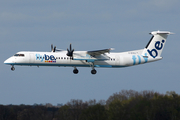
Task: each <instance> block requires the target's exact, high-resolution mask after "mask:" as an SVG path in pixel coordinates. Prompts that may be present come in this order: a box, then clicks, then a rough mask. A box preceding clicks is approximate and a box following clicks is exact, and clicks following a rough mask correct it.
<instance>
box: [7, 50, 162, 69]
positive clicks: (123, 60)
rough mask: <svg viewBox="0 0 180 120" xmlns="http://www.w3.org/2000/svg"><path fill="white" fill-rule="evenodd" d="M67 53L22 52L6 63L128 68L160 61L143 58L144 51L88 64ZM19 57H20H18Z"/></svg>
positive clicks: (110, 56)
mask: <svg viewBox="0 0 180 120" xmlns="http://www.w3.org/2000/svg"><path fill="white" fill-rule="evenodd" d="M66 53H67V52H66V51H61V52H27V51H24V52H23V51H22V52H18V53H16V55H15V56H12V57H10V58H9V59H7V60H6V61H5V62H4V63H5V64H9V65H13V66H14V65H25V66H59V67H60V66H64V67H66V66H72V67H91V66H92V64H94V67H127V66H132V65H138V64H143V63H147V62H152V61H155V60H159V59H161V57H160V58H157V59H153V58H151V57H150V58H148V57H146V56H142V55H141V53H142V50H136V51H129V52H122V53H105V54H104V55H105V56H106V58H108V59H105V60H102V61H99V60H98V61H96V60H95V61H94V62H88V61H87V60H75V59H70V57H68V56H67V55H66ZM75 53H86V51H76V52H75ZM17 55H19V56H17ZM90 59H91V58H90Z"/></svg>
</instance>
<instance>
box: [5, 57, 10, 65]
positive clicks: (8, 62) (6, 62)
mask: <svg viewBox="0 0 180 120" xmlns="http://www.w3.org/2000/svg"><path fill="white" fill-rule="evenodd" d="M4 64H7V65H9V64H12V60H11V58H8V59H7V60H5V61H4Z"/></svg>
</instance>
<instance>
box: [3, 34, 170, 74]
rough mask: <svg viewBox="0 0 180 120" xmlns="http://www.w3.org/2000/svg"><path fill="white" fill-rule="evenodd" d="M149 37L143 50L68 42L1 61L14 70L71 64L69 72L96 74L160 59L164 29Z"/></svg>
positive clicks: (22, 52)
mask: <svg viewBox="0 0 180 120" xmlns="http://www.w3.org/2000/svg"><path fill="white" fill-rule="evenodd" d="M150 34H152V38H151V39H150V41H149V42H148V44H147V45H146V47H145V48H144V49H140V50H133V51H127V52H117V53H113V52H111V53H110V51H111V50H112V48H110V49H102V50H94V51H74V49H72V47H71V44H70V46H69V49H67V51H66V50H60V49H56V46H55V47H53V45H51V52H29V51H21V52H18V53H16V54H15V55H14V56H12V57H10V58H8V59H7V60H5V61H4V63H5V64H7V65H11V66H12V67H11V70H12V71H14V70H15V68H14V66H15V65H20V66H38V67H39V66H59V67H60V66H64V67H66V66H70V67H74V70H73V73H74V74H77V73H78V69H77V67H91V68H92V70H91V73H92V74H96V72H97V71H96V70H95V68H98V67H104V68H121V67H128V66H134V65H139V64H144V63H149V62H153V61H157V60H161V59H162V57H161V53H162V51H163V48H164V45H165V43H166V39H167V36H168V35H169V34H172V33H171V32H168V31H153V32H151V33H150Z"/></svg>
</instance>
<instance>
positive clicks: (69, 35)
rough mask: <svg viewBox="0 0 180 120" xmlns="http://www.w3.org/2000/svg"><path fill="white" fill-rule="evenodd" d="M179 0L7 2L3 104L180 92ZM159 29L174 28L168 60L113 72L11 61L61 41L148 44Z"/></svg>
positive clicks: (125, 46)
mask: <svg viewBox="0 0 180 120" xmlns="http://www.w3.org/2000/svg"><path fill="white" fill-rule="evenodd" d="M179 4H180V1H179V0H163V1H162V0H146V1H144V0H136V1H130V0H121V1H119V0H113V1H109V0H99V1H97V0H71V1H70V0H59V1H57V0H38V1H37V0H26V1H24V0H16V1H14V0H8V1H4V0H0V51H1V59H0V96H1V99H0V104H34V103H37V104H40V103H51V104H53V105H56V104H57V103H63V104H65V103H66V102H68V101H70V100H71V99H82V100H84V101H86V100H90V99H96V100H101V99H103V100H107V99H108V97H109V96H110V95H112V94H113V93H115V92H119V91H121V90H123V89H125V90H129V89H132V90H136V91H142V90H154V91H157V92H160V93H166V91H175V92H177V93H178V94H180V88H179V85H180V80H179V78H180V74H179V71H180V65H179V62H178V61H179V59H180V56H179V51H180V48H179V44H180V40H179V38H180V34H179V31H180V8H179ZM154 30H167V31H171V32H174V33H176V34H174V35H170V36H168V39H167V43H166V45H165V48H164V50H163V53H162V56H163V59H162V60H160V61H157V62H153V63H148V64H144V65H138V66H134V67H127V68H119V69H114V68H113V69H106V68H97V74H96V75H91V73H90V71H91V68H78V69H79V74H78V75H74V74H73V73H72V71H73V68H72V67H60V68H59V67H39V68H38V67H29V66H15V68H16V70H15V71H14V72H12V71H11V70H10V66H7V65H5V64H4V63H3V62H4V60H6V59H7V58H8V57H10V56H12V55H14V54H15V53H16V52H18V51H50V45H51V44H54V45H56V46H57V47H58V48H59V49H67V47H68V46H69V44H70V43H72V46H73V48H74V49H75V50H97V49H104V48H115V50H114V51H113V52H119V51H122V52H123V51H128V50H136V49H142V48H144V47H145V46H146V44H147V43H148V41H149V39H150V38H151V36H150V35H149V34H148V33H149V32H151V31H154Z"/></svg>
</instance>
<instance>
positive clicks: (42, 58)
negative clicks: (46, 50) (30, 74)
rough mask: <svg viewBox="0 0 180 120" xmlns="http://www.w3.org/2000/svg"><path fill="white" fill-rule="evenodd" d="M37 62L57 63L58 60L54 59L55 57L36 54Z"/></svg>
mask: <svg viewBox="0 0 180 120" xmlns="http://www.w3.org/2000/svg"><path fill="white" fill-rule="evenodd" d="M35 56H36V60H40V61H41V62H43V61H45V62H56V58H55V57H54V55H46V54H44V55H40V54H36V55H35Z"/></svg>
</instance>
